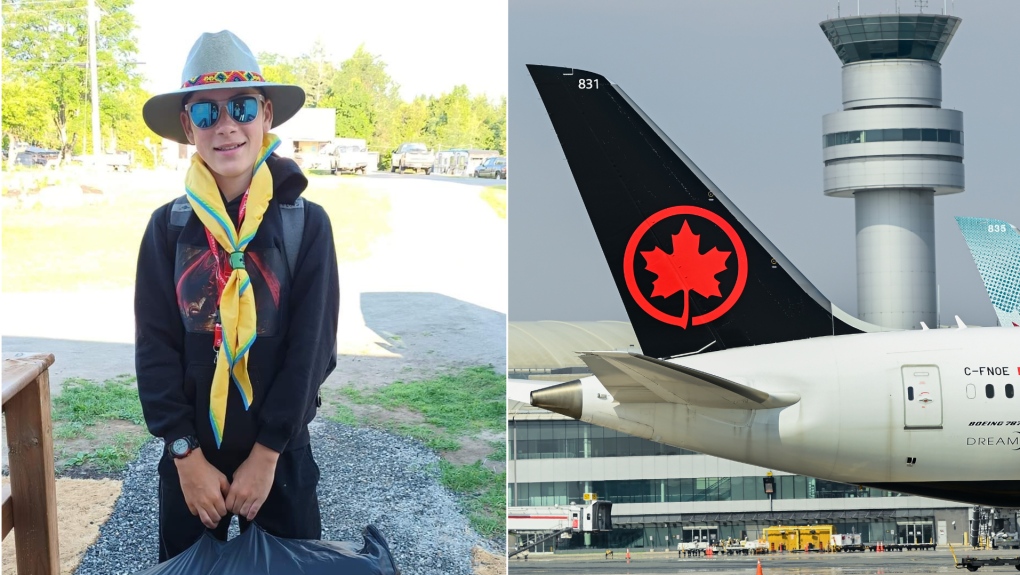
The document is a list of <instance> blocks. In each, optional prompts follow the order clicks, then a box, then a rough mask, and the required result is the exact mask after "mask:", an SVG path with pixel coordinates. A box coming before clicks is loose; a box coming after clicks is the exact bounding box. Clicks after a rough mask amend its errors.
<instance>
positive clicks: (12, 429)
mask: <svg viewBox="0 0 1020 575" xmlns="http://www.w3.org/2000/svg"><path fill="white" fill-rule="evenodd" d="M52 364H53V354H16V355H14V356H13V357H9V358H6V359H4V367H3V412H4V415H5V416H6V417H7V446H8V449H9V450H10V456H9V457H8V458H7V462H8V465H9V466H10V472H11V484H10V489H8V488H7V486H4V488H3V538H5V539H6V538H7V534H8V533H9V532H10V531H11V529H14V528H15V527H16V528H17V533H15V537H14V544H15V552H16V555H17V560H18V573H30V574H33V575H34V574H36V573H39V574H43V575H57V573H59V570H60V553H59V550H58V548H57V487H56V483H55V481H54V477H53V422H52V421H51V419H50V378H49V372H48V371H47V370H48V369H49V367H50V365H52Z"/></svg>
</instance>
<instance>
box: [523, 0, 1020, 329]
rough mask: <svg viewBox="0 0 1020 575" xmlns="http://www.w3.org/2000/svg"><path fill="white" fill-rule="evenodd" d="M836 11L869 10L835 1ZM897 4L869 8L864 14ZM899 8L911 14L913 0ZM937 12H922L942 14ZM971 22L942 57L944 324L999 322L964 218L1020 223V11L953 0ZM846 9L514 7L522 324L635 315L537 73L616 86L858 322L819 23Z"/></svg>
mask: <svg viewBox="0 0 1020 575" xmlns="http://www.w3.org/2000/svg"><path fill="white" fill-rule="evenodd" d="M839 4H840V5H839V8H838V9H839V11H840V15H842V16H851V15H856V14H857V4H858V3H857V2H853V1H849V2H848V1H845V0H844V1H843V2H841V3H839ZM896 5H897V2H896V1H895V0H861V1H860V10H861V12H862V13H863V14H864V15H868V14H879V13H894V12H895V10H896ZM899 5H900V11H901V12H903V13H916V12H917V8H916V7H915V4H914V2H913V1H911V0H901V1H900V2H899ZM942 9H943V2H942V1H938V0H932V1H931V2H928V7H927V8H925V9H924V11H925V12H926V13H932V12H938V13H941V12H942ZM948 11H949V13H950V14H951V15H954V16H959V17H961V18H962V19H963V21H962V23H961V25H960V27H959V29H958V30H957V32H956V35H955V36H954V38H953V40H952V41H951V43H950V44H949V47H948V49H947V50H946V53H945V55H944V56H943V58H942V60H941V62H942V82H943V84H942V86H943V100H942V107H943V108H953V109H958V110H961V111H962V112H963V118H964V120H963V121H964V132H965V150H964V153H965V159H964V167H965V170H966V191H965V192H963V193H961V194H955V195H949V196H940V197H937V198H936V199H935V244H936V248H935V249H936V274H937V282H938V284H939V290H940V309H941V322H942V324H943V325H945V324H947V323H948V324H952V323H954V321H953V316H954V315H960V316H961V317H962V318H963V320H964V321H965V322H967V323H968V324H970V325H995V324H996V319H995V313H994V311H993V309H992V305H991V303H990V302H989V300H988V295H987V292H985V290H984V286H983V284H982V282H981V278H980V276H979V275H978V272H977V268H976V267H975V265H974V262H973V260H972V258H971V256H970V252H969V250H968V249H967V246H966V243H965V242H964V240H963V237H962V235H961V234H960V231H959V228H958V227H957V225H956V222H955V220H954V218H953V217H954V216H957V215H963V216H974V217H996V218H1000V219H1004V220H1006V221H1009V222H1011V223H1013V224H1014V225H1017V226H1020V190H1018V182H1017V167H1016V166H1017V164H1018V162H1017V153H1018V151H1020V138H1018V134H1020V107H1018V105H1017V94H1020V66H1018V63H1017V60H1016V57H1017V54H1020V52H1018V50H1017V44H1016V40H1015V32H1014V31H1015V26H1016V24H1015V23H1016V22H1017V21H1020V2H1015V1H1014V0H981V1H980V2H976V1H972V2H965V1H962V0H959V1H953V2H948ZM836 16H837V2H836V0H785V1H783V2H770V3H766V2H761V1H760V0H722V1H715V2H695V1H688V0H682V1H672V0H659V1H652V0H638V1H634V2H630V3H627V5H626V7H624V4H622V3H620V2H613V1H608V0H559V1H557V2H548V1H545V0H514V1H513V2H511V3H510V12H509V22H510V54H509V57H510V71H509V76H510V78H509V80H510V94H509V142H508V147H509V148H510V150H511V151H512V154H511V155H512V157H513V161H512V163H513V166H512V170H511V171H512V172H513V176H512V177H511V179H509V180H508V183H509V190H510V200H509V212H508V213H509V221H510V264H509V265H510V270H509V275H510V278H511V279H510V301H509V319H510V321H528V320H543V319H556V320H565V321H585V320H626V319H627V316H626V312H625V310H624V307H623V304H622V303H621V301H620V296H619V294H618V292H617V291H616V287H615V284H614V283H613V279H612V275H611V274H610V271H609V267H608V265H607V264H606V261H605V258H604V257H603V256H602V252H601V250H600V249H599V247H598V243H597V240H596V237H595V234H594V232H593V230H592V228H591V224H590V222H589V221H588V216H587V214H586V212H585V210H584V206H583V204H582V203H581V200H580V196H579V195H578V192H577V187H576V186H575V185H574V180H573V178H572V177H571V175H570V170H569V168H568V166H567V163H566V160H565V159H564V156H563V152H562V150H561V148H560V146H559V142H558V140H557V139H556V135H555V132H554V131H553V129H552V124H551V123H550V122H549V118H548V116H547V114H546V112H545V109H544V107H543V106H542V103H541V99H540V98H539V96H538V92H537V90H536V89H535V86H534V84H533V83H532V81H531V78H530V76H529V75H528V72H527V69H526V68H525V65H526V64H532V63H533V64H546V65H553V66H563V67H574V68H580V69H584V70H589V71H592V72H597V73H600V74H602V75H603V76H605V77H606V78H608V79H609V80H611V81H612V82H614V83H616V84H617V85H619V86H620V87H621V88H622V89H623V90H624V91H625V92H626V93H627V94H628V95H629V96H630V97H631V99H633V100H634V101H635V102H636V103H637V105H638V106H640V107H641V108H642V109H643V110H644V111H645V113H646V114H648V116H649V117H651V118H652V119H653V120H654V121H655V122H656V123H657V124H658V126H659V127H660V128H661V129H662V130H663V131H664V132H665V133H666V134H667V135H668V136H669V137H670V138H671V139H672V140H673V141H674V142H675V143H676V144H677V145H678V146H679V147H680V149H682V150H683V151H684V152H685V153H686V154H687V155H688V156H689V157H690V158H691V159H692V160H693V161H694V162H695V163H696V164H697V165H698V166H699V167H700V168H701V169H702V171H704V172H705V174H707V175H708V177H709V178H710V179H711V180H712V181H713V182H714V183H715V184H716V185H717V186H719V188H720V189H721V190H722V191H723V193H725V194H726V195H727V196H728V197H729V198H730V199H731V200H732V201H733V202H734V203H735V204H736V205H737V206H738V207H739V208H740V210H741V211H743V213H744V214H745V215H746V216H747V217H749V218H750V219H751V221H752V222H754V223H755V224H756V225H757V227H758V228H759V229H760V230H761V231H762V232H763V233H764V234H765V235H766V236H768V237H769V238H770V239H771V240H772V242H773V243H774V244H775V245H776V246H777V247H778V248H779V250H780V251H782V252H783V254H785V255H786V256H787V258H788V259H789V260H790V261H791V262H792V263H793V264H794V265H795V266H796V267H797V268H798V269H800V271H801V272H803V273H804V275H806V276H807V278H808V279H809V280H811V281H812V283H814V284H815V286H817V287H818V288H819V290H821V292H822V293H823V294H825V295H826V296H827V297H828V298H829V299H830V300H832V301H833V302H834V303H835V304H836V305H837V306H839V307H840V308H842V309H844V310H845V311H847V312H849V313H851V314H856V313H857V295H856V291H857V286H856V282H857V280H856V255H855V254H856V247H855V224H854V202H853V200H850V199H840V198H831V197H827V196H825V195H824V194H823V193H822V185H823V184H822V168H823V164H822V146H821V135H822V116H823V115H825V114H828V113H831V112H836V111H840V110H842V97H841V90H842V83H841V66H842V65H841V63H840V61H839V58H838V57H837V56H836V54H835V52H834V51H833V49H832V47H831V45H830V44H829V42H828V40H827V39H826V38H825V35H824V34H823V33H822V31H821V29H820V28H819V26H818V24H819V23H820V22H822V21H823V20H826V19H829V18H835V17H836Z"/></svg>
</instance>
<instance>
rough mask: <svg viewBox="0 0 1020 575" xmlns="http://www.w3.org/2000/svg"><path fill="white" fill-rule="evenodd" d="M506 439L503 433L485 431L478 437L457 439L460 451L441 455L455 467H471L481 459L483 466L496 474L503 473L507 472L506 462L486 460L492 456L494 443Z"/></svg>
mask: <svg viewBox="0 0 1020 575" xmlns="http://www.w3.org/2000/svg"><path fill="white" fill-rule="evenodd" d="M505 439H506V436H505V435H504V434H503V433H496V432H492V431H483V432H481V433H480V434H479V435H478V437H459V438H457V441H458V442H460V449H459V450H457V451H453V452H445V451H444V452H443V453H441V455H442V456H443V459H445V460H447V461H449V462H450V463H453V464H455V465H471V464H472V463H474V462H476V461H478V460H479V459H481V460H482V465H484V466H485V467H486V468H488V469H491V470H492V471H495V472H496V473H503V472H504V471H506V461H491V460H488V459H486V458H487V457H489V456H490V455H491V454H492V442H494V441H505Z"/></svg>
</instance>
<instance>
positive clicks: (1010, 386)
mask: <svg viewBox="0 0 1020 575" xmlns="http://www.w3.org/2000/svg"><path fill="white" fill-rule="evenodd" d="M1006 397H1008V398H1010V399H1013V384H1012V383H1007V384H1006Z"/></svg>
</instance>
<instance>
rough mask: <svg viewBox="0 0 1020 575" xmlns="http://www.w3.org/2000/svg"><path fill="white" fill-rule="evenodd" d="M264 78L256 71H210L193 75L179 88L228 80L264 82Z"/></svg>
mask: <svg viewBox="0 0 1020 575" xmlns="http://www.w3.org/2000/svg"><path fill="white" fill-rule="evenodd" d="M265 81H266V80H265V78H263V77H262V75H261V74H259V73H258V72H246V71H244V70H227V71H226V72H212V73H209V74H202V75H201V76H195V77H194V78H192V79H190V80H188V81H187V82H185V83H184V85H183V86H181V88H190V87H191V86H202V85H204V84H226V83H228V82H265Z"/></svg>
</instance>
